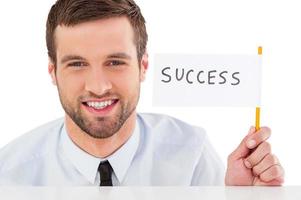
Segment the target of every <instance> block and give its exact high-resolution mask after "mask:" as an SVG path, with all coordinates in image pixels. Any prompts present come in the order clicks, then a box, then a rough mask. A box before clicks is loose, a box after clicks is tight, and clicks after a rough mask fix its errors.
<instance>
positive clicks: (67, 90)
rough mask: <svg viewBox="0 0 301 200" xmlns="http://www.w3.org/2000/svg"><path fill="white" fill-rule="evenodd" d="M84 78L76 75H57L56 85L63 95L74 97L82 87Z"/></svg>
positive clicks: (79, 92)
mask: <svg viewBox="0 0 301 200" xmlns="http://www.w3.org/2000/svg"><path fill="white" fill-rule="evenodd" d="M84 83H85V81H84V79H83V78H82V77H81V76H76V75H61V76H57V85H58V87H59V90H60V92H61V93H62V95H64V96H65V97H68V98H69V99H70V98H74V99H76V98H77V97H78V96H79V95H80V94H81V92H82V90H83V88H84Z"/></svg>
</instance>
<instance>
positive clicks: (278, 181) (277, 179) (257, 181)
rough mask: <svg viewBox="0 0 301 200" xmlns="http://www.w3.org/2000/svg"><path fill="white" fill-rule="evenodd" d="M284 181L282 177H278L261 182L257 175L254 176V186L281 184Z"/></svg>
mask: <svg viewBox="0 0 301 200" xmlns="http://www.w3.org/2000/svg"><path fill="white" fill-rule="evenodd" d="M283 183H284V178H283V177H279V178H276V179H274V180H272V181H269V182H263V181H261V180H260V179H259V178H258V177H256V178H255V181H254V184H253V185H255V186H281V185H282V184H283Z"/></svg>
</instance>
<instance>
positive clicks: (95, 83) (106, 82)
mask: <svg viewBox="0 0 301 200" xmlns="http://www.w3.org/2000/svg"><path fill="white" fill-rule="evenodd" d="M85 89H86V91H89V92H91V93H94V94H96V95H102V94H105V93H107V92H108V91H109V90H111V89H112V83H111V81H110V78H109V76H107V75H106V73H105V72H104V70H103V69H102V68H101V67H94V68H93V67H92V69H91V70H90V72H89V73H88V76H87V77H86V84H85Z"/></svg>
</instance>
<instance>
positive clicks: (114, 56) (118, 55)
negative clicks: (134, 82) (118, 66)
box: [107, 52, 132, 60]
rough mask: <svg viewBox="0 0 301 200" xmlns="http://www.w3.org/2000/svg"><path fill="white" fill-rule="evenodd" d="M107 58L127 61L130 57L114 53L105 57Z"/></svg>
mask: <svg viewBox="0 0 301 200" xmlns="http://www.w3.org/2000/svg"><path fill="white" fill-rule="evenodd" d="M107 58H121V59H128V60H131V59H132V57H131V56H130V55H128V54H126V53H122V52H120V53H114V54H110V55H108V56H107Z"/></svg>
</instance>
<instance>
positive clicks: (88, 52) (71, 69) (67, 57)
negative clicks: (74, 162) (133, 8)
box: [49, 17, 148, 138]
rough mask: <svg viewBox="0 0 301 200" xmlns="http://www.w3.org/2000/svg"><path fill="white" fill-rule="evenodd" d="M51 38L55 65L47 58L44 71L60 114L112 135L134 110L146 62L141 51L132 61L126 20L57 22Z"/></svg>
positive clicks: (89, 131)
mask: <svg viewBox="0 0 301 200" xmlns="http://www.w3.org/2000/svg"><path fill="white" fill-rule="evenodd" d="M55 40H56V56H57V66H56V70H55V69H54V65H53V64H52V63H50V64H49V72H50V74H51V76H52V79H53V81H54V83H55V84H56V85H57V87H58V91H59V96H60V100H61V103H62V106H63V108H64V110H65V112H66V114H67V115H68V117H70V118H71V119H72V120H73V122H74V123H75V124H76V125H77V126H78V127H79V128H80V129H82V130H83V131H84V132H86V133H87V134H89V135H90V136H92V137H94V138H107V137H110V136H112V135H114V134H115V133H116V132H117V131H118V130H119V129H120V128H121V127H122V125H123V124H124V122H125V121H126V120H127V119H128V117H129V116H131V115H132V114H135V109H136V105H137V103H138V99H139V93H140V82H141V81H143V80H144V75H145V71H146V69H147V65H148V63H147V56H146V55H144V57H143V58H142V60H141V62H140V63H138V59H137V52H136V46H135V44H134V32H133V29H132V26H131V24H130V22H129V21H128V19H127V18H126V17H118V18H109V19H104V20H97V21H92V22H86V23H82V24H79V25H75V26H73V27H66V26H58V27H57V29H56V32H55ZM139 65H141V66H140V70H139Z"/></svg>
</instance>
